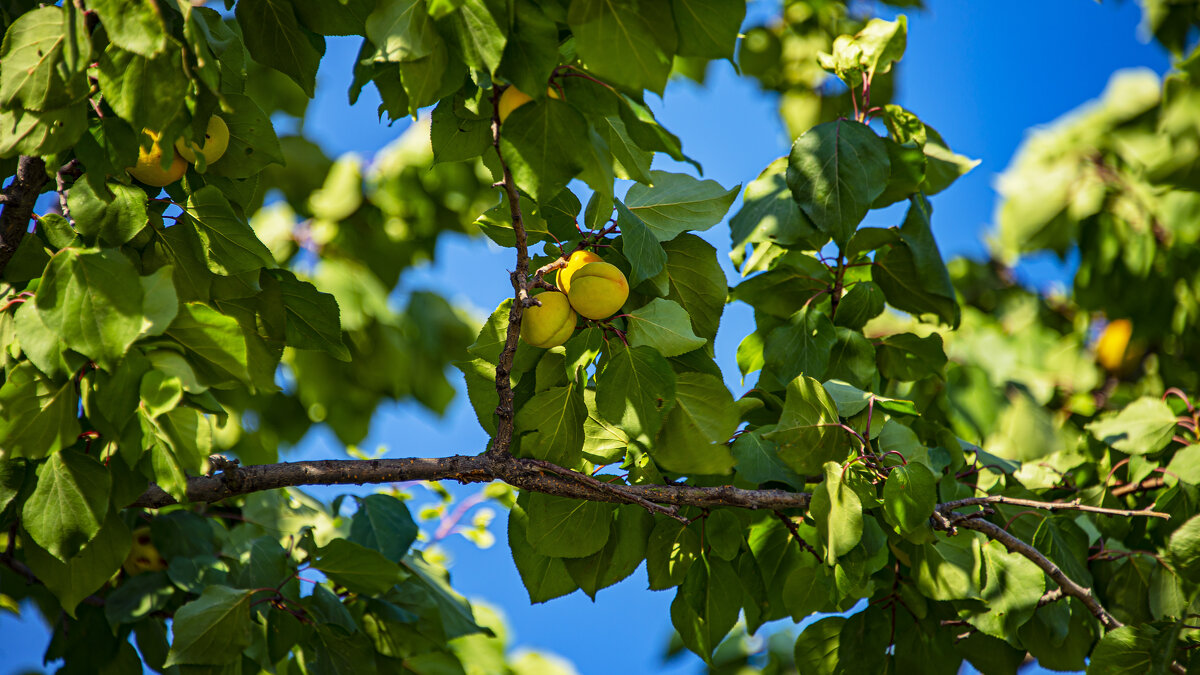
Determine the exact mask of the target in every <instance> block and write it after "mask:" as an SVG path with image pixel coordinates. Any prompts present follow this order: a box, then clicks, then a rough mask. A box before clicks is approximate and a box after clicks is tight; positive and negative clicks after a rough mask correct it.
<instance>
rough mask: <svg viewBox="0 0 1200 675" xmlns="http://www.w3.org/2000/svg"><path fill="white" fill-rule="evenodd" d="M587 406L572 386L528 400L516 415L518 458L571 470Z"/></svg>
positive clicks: (577, 454) (580, 444) (576, 460)
mask: <svg viewBox="0 0 1200 675" xmlns="http://www.w3.org/2000/svg"><path fill="white" fill-rule="evenodd" d="M585 419H587V406H585V405H584V404H583V394H582V392H581V391H580V388H579V386H578V385H576V384H573V383H572V384H568V385H567V386H565V387H555V388H553V389H548V390H546V391H543V392H541V393H539V394H537V395H535V396H534V397H533V398H531V399H529V401H528V402H526V403H525V405H523V406H521V408H520V410H518V411H517V419H516V431H517V433H518V434H522V436H521V454H522V455H523V456H526V457H534V458H537V459H544V460H546V461H549V462H554V463H555V464H557V465H559V466H565V467H575V466H577V465H578V464H579V461H580V452H581V451H582V449H583V421H584V420H585Z"/></svg>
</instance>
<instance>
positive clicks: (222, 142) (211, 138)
mask: <svg viewBox="0 0 1200 675" xmlns="http://www.w3.org/2000/svg"><path fill="white" fill-rule="evenodd" d="M228 147H229V125H228V124H225V120H223V119H221V118H220V117H217V116H216V115H213V116H211V117H209V118H208V128H207V129H205V130H204V145H197V144H196V142H195V141H185V140H184V139H183V138H182V137H181V138H180V139H179V140H177V141H175V149H176V150H178V151H179V154H180V155H182V156H183V158H184V159H186V160H187V161H189V162H191V163H192V164H195V163H196V153H197V152H199V153H200V154H201V155H204V164H205V166H207V165H209V164H212V163H213V162H215V161H217V160H218V159H221V157H222V156H223V155H224V154H225V150H226V149H227V148H228Z"/></svg>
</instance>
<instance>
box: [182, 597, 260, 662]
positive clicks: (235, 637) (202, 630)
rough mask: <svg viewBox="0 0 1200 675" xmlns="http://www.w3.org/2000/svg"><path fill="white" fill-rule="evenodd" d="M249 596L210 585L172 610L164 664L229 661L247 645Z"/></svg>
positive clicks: (249, 636)
mask: <svg viewBox="0 0 1200 675" xmlns="http://www.w3.org/2000/svg"><path fill="white" fill-rule="evenodd" d="M250 595H251V591H242V590H236V589H233V588H229V587H228V586H209V587H208V588H205V589H204V592H203V593H201V594H200V597H199V598H196V599H195V600H193V601H191V602H189V603H187V604H186V605H184V606H183V607H180V608H179V610H178V611H176V612H175V619H174V621H173V622H172V630H171V632H172V633H173V635H174V639H173V640H172V641H171V651H170V653H169V654H168V655H167V662H166V664H165V666H166V667H170V666H174V665H211V666H219V665H223V664H226V663H232V662H233V661H236V660H238V659H239V658H240V657H241V655H242V649H244V648H246V647H247V646H249V645H250V641H251V626H252V624H251V622H250Z"/></svg>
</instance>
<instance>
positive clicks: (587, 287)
mask: <svg viewBox="0 0 1200 675" xmlns="http://www.w3.org/2000/svg"><path fill="white" fill-rule="evenodd" d="M558 286H559V288H561V289H562V291H563V292H561V293H560V292H558V291H550V292H548V293H542V294H541V295H539V296H537V299H538V300H540V301H541V303H542V305H541V306H540V307H537V306H534V307H530V308H529V309H527V310H525V319H524V321H523V322H522V323H521V337H522V338H523V339H524V340H525V341H526V342H528V343H529V344H531V345H533V346H534V347H543V348H550V347H556V346H558V345H560V344H562V343H564V342H566V341H567V339H568V338H570V337H571V334H572V333H573V332H574V331H575V314H576V312H578V313H579V314H581V315H583V316H584V317H585V318H588V319H594V320H600V319H607V318H608V317H610V316H612V315H613V313H614V312H616V311H617V310H618V309H620V308H621V305H624V304H625V300H626V299H627V298H628V297H629V282H628V281H626V279H625V275H624V274H622V273H621V270H619V269H617V268H616V266H614V265H611V264H609V263H606V262H604V261H602V260H601V259H600V256H598V255H596V254H595V253H592V252H591V251H576V252H574V253H572V254H571V257H570V258H569V259H568V260H567V266H566V267H565V268H563V269H562V270H561V271H560V272H559V273H558Z"/></svg>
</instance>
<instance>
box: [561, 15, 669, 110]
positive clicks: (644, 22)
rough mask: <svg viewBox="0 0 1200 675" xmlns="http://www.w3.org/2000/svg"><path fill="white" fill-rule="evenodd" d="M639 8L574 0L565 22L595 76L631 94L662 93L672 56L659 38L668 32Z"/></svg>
mask: <svg viewBox="0 0 1200 675" xmlns="http://www.w3.org/2000/svg"><path fill="white" fill-rule="evenodd" d="M640 9H641V8H640V7H638V6H637V5H633V4H627V3H625V2H617V1H613V0H573V1H572V2H571V7H570V10H568V13H567V22H568V23H569V24H570V26H571V32H572V33H574V34H575V49H576V51H577V53H578V54H579V57H580V58H581V59H582V60H583V62H584V63H585V64H586V65H587V67H588V70H590V71H592V72H593V73H595V75H596V76H597V77H599V78H600V79H602V80H604V81H606V82H611V83H612V84H615V85H617V86H618V87H621V88H624V89H626V90H629V91H633V92H641V91H642V90H643V89H649V90H650V91H653V92H656V93H658V94H660V95H661V94H662V92H663V88H664V87H665V86H666V84H667V75H668V74H669V73H670V72H671V56H672V54H671V52H670V51H668V50H667V49H664V46H663V44H662V43H661V40H660V38H661V36H662V33H663V31H664V30H668V31H669V30H670V28H666V27H663V26H656V25H655V23H654V21H653V19H652V18H651V17H649V16H647V15H646V14H644V13H642V11H639V10H640ZM672 37H674V36H673V35H672Z"/></svg>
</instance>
